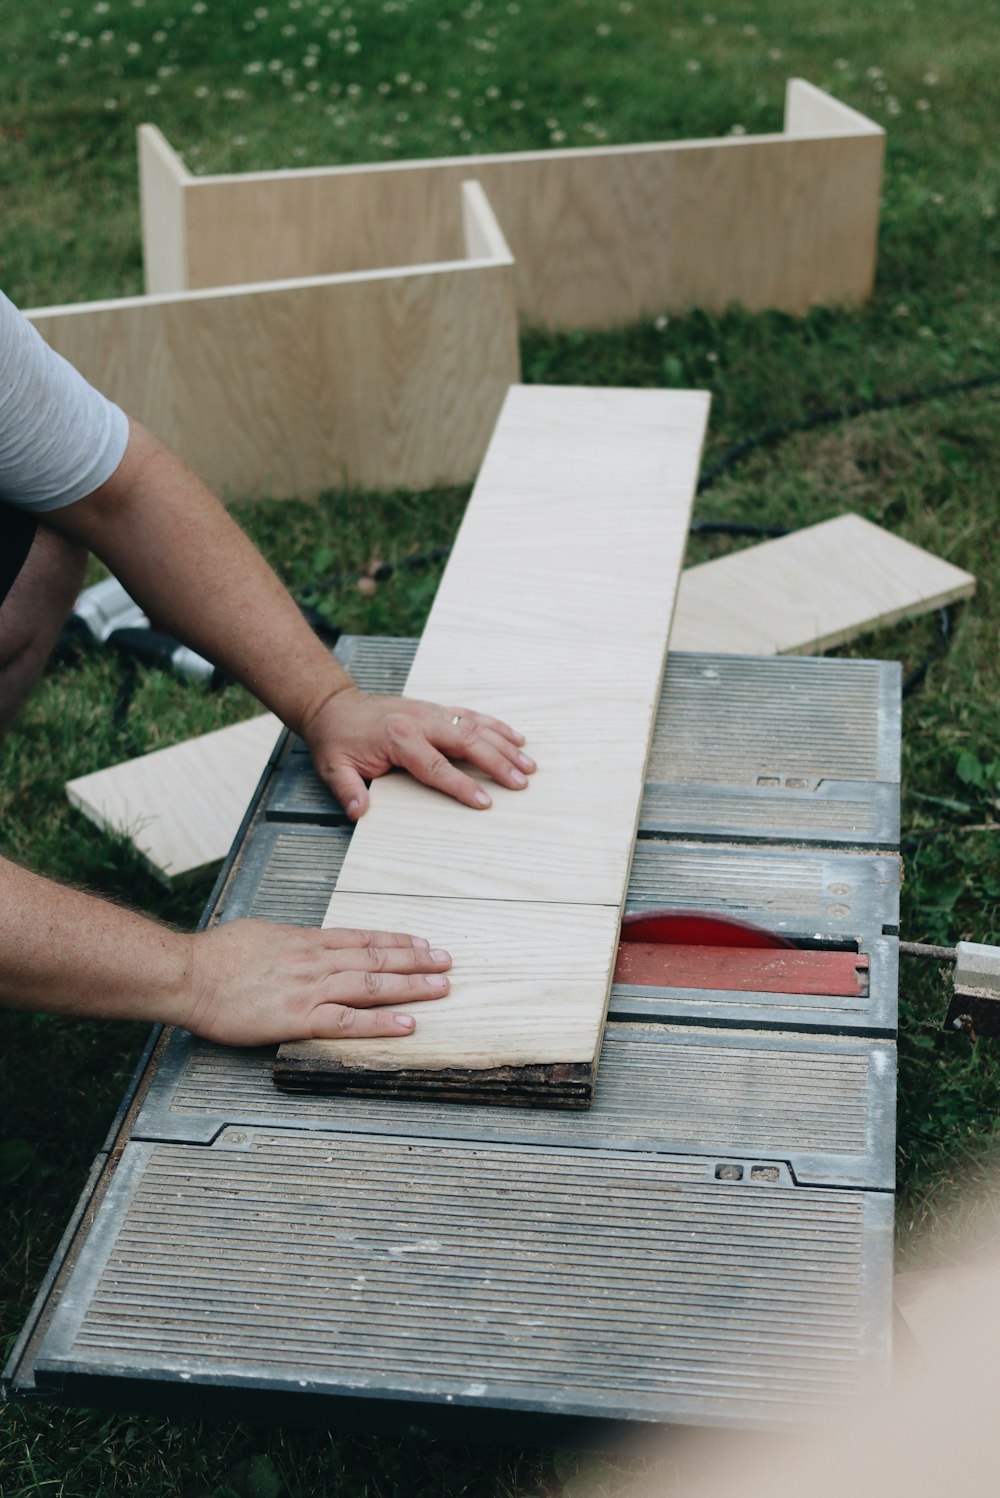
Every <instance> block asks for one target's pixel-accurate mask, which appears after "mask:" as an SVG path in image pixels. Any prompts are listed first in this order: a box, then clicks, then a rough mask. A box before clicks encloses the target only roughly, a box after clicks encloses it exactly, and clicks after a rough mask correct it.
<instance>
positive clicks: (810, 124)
mask: <svg viewBox="0 0 1000 1498" xmlns="http://www.w3.org/2000/svg"><path fill="white" fill-rule="evenodd" d="M785 134H786V135H791V136H796V137H799V138H806V137H809V136H813V135H883V136H884V135H885V131H884V129H883V128H882V126H881V125H878V124H876V123H875V121H874V120H870V119H869V118H868V117H867V115H863V114H860V113H859V112H858V110H856V109H852V108H851V106H850V105H849V104H842V103H841V101H840V100H839V99H837V98H835V97H834V95H833V94H828V93H826V91H825V90H824V89H821V88H817V87H816V85H815V84H814V83H808V82H807V81H806V80H805V79H804V78H789V80H788V83H787V84H786V86H785Z"/></svg>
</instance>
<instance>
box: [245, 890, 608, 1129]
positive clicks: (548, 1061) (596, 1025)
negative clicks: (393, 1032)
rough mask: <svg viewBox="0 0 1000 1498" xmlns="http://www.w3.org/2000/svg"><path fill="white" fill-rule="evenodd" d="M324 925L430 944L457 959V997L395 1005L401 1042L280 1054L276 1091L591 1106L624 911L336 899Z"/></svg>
mask: <svg viewBox="0 0 1000 1498" xmlns="http://www.w3.org/2000/svg"><path fill="white" fill-rule="evenodd" d="M325 924H326V925H328V926H347V927H363V928H370V927H374V928H377V929H380V930H403V931H410V932H412V933H413V934H414V935H425V936H427V938H428V940H430V941H431V942H432V943H433V944H434V945H435V946H443V947H445V948H446V950H448V951H449V952H450V953H451V954H452V958H453V969H452V974H451V979H452V983H451V992H450V993H449V994H448V995H447V996H446V997H445V998H443V999H434V1000H430V1001H428V1002H426V1003H417V1004H409V1005H398V1006H394V1009H398V1010H399V1012H401V1013H409V1014H413V1015H414V1016H415V1018H416V1021H417V1024H416V1028H415V1029H414V1030H413V1031H412V1033H411V1034H410V1035H407V1036H403V1037H401V1038H400V1039H398V1040H397V1039H391V1040H378V1039H376V1040H344V1041H300V1042H296V1043H293V1044H290V1045H284V1046H282V1047H281V1050H280V1052H279V1059H278V1063H277V1068H276V1071H275V1080H276V1081H277V1082H278V1083H279V1085H280V1086H284V1087H296V1086H300V1087H301V1086H302V1085H303V1084H304V1085H305V1086H306V1087H307V1088H308V1089H309V1090H316V1088H317V1086H318V1087H319V1088H320V1089H323V1088H326V1089H329V1090H336V1091H348V1092H351V1091H371V1090H377V1091H389V1092H394V1093H405V1094H413V1093H419V1094H420V1095H422V1096H451V1095H453V1094H454V1093H458V1094H459V1095H467V1094H468V1093H469V1090H470V1085H471V1086H472V1089H473V1090H474V1091H475V1092H476V1094H477V1095H484V1094H487V1093H492V1092H496V1093H497V1094H498V1098H497V1099H495V1100H499V1096H506V1097H507V1099H508V1100H516V1101H527V1100H529V1099H531V1100H534V1101H536V1102H537V1101H538V1100H539V1098H541V1099H542V1100H544V1099H545V1098H546V1097H548V1098H549V1100H550V1101H553V1102H555V1101H557V1100H559V1101H560V1102H561V1103H562V1104H565V1103H566V1102H567V1101H569V1102H571V1103H572V1102H575V1103H577V1104H578V1105H580V1106H585V1105H586V1103H587V1102H588V1101H589V1099H590V1093H591V1089H592V1085H593V1076H594V1073H595V1069H596V1068H595V1065H594V1062H595V1056H596V1053H597V1051H598V1048H599V1045H600V1039H601V1034H602V1032H603V1029H604V1015H605V1009H606V1005H607V995H608V990H609V985H610V981H611V966H612V963H613V960H614V952H615V947H616V943H617V936H618V910H617V907H610V906H609V907H598V908H596V909H595V908H584V907H580V906H577V905H560V904H551V905H541V904H522V903H520V902H515V901H503V900H465V899H463V900H437V899H421V898H419V897H410V898H400V897H399V896H391V895H389V896H385V895H383V896H373V895H351V894H343V893H340V892H339V891H338V892H337V893H335V894H334V896H333V899H332V900H331V902H330V909H329V912H328V914H327V918H326V922H325ZM546 1072H547V1073H548V1075H546Z"/></svg>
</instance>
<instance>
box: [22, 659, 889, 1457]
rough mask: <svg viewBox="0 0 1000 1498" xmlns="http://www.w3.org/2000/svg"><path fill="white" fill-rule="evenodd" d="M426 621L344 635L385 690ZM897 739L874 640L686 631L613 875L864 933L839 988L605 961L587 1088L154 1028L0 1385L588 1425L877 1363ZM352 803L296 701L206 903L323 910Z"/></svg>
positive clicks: (662, 903) (377, 1421)
mask: <svg viewBox="0 0 1000 1498" xmlns="http://www.w3.org/2000/svg"><path fill="white" fill-rule="evenodd" d="M414 650H415V642H413V641H408V640H390V639H375V638H357V637H355V638H344V639H342V640H341V642H340V644H339V645H338V648H337V654H338V656H339V658H340V659H341V661H342V662H343V664H345V665H346V666H348V667H349V669H350V670H351V671H352V673H353V674H354V676H355V677H356V679H357V680H358V682H359V684H360V685H361V686H362V687H364V688H366V689H368V690H372V691H398V690H399V689H400V687H401V685H402V683H403V682H404V681H405V679H406V674H407V670H408V667H409V664H410V661H411V660H412V657H413V653H414ZM899 760H900V678H899V669H898V667H897V666H896V665H894V664H890V663H885V662H878V661H857V660H836V659H819V658H815V659H814V658H806V657H784V658H773V657H768V658H755V657H747V656H721V655H720V656H714V655H694V654H687V655H686V654H681V653H674V654H672V655H671V656H670V659H669V662H668V666H667V671H666V676H665V679H664V686H663V693H662V698H661V701H660V705H659V711H658V715H657V720H656V728H655V733H654V738H653V745H652V750H651V754H650V759H649V766H648V774H647V784H646V789H645V795H644V799H643V803H642V811H641V815H640V823H639V832H638V837H637V841H636V847H635V856H634V860H633V865H632V873H631V880H630V884H629V889H628V896H627V900H626V911H627V912H633V913H634V912H638V911H643V910H653V909H660V908H664V907H665V908H668V909H671V910H674V911H678V910H680V911H684V910H688V911H695V910H697V911H708V912H713V913H716V914H719V915H723V916H728V917H735V918H739V919H740V920H745V921H750V922H753V923H756V924H758V925H760V926H763V927H766V928H767V929H768V930H770V931H772V932H775V933H778V934H780V935H781V936H783V937H785V938H788V939H790V940H791V941H792V942H793V943H794V945H795V946H796V947H797V948H799V949H801V950H804V951H807V952H808V951H841V952H856V953H858V954H859V957H866V958H867V969H866V972H865V974H864V982H863V983H860V984H858V985H857V988H856V991H854V992H852V993H850V994H844V993H840V994H836V993H834V994H830V993H823V992H818V993H817V992H802V991H800V992H789V991H780V992H767V991H753V990H749V991H748V990H746V989H742V990H738V991H737V990H731V989H726V988H724V987H720V988H718V989H713V988H712V987H711V986H704V985H701V986H685V987H671V986H662V987H659V986H655V985H654V986H650V985H649V984H648V983H646V984H622V983H616V984H615V985H614V986H613V988H612V992H611V998H610V1008H609V1017H608V1025H607V1030H606V1033H605V1039H604V1044H603V1050H602V1054H601V1062H600V1068H599V1072H598V1078H597V1087H596V1095H595V1099H594V1103H593V1107H592V1108H591V1109H590V1110H589V1111H587V1112H582V1113H573V1112H565V1111H560V1110H558V1109H544V1108H538V1107H520V1108H518V1107H502V1106H495V1105H493V1106H489V1105H482V1104H470V1105H463V1104H456V1103H435V1102H429V1101H412V1100H410V1101H408V1100H402V1099H393V1100H382V1099H379V1098H375V1097H365V1098H352V1097H337V1096H309V1095H301V1096H300V1095H289V1094H286V1093H281V1092H278V1091H277V1090H276V1089H275V1087H274V1084H273V1080H272V1064H273V1054H274V1053H273V1049H268V1050H257V1051H245V1050H236V1049H226V1048H222V1047H218V1046H214V1045H211V1044H209V1043H208V1042H203V1041H200V1040H196V1039H194V1038H193V1037H191V1036H190V1035H187V1034H185V1033H182V1032H179V1031H168V1032H163V1033H159V1032H157V1033H154V1035H153V1037H152V1038H151V1041H150V1043H149V1045H148V1047H147V1049H146V1052H145V1054H144V1056H143V1058H142V1060H141V1061H140V1064H139V1067H138V1069H137V1072H136V1075H135V1078H134V1079H133V1083H132V1085H131V1087H130V1089H129V1092H128V1094H127V1096H126V1098H125V1099H124V1100H123V1103H122V1106H121V1109H120V1111H119V1114H118V1117H117V1118H116V1119H115V1121H114V1123H113V1125H112V1127H111V1129H110V1131H109V1134H108V1137H107V1140H106V1141H105V1144H104V1147H103V1149H102V1150H101V1152H100V1154H99V1155H98V1158H97V1160H96V1161H95V1164H94V1167H93V1169H92V1172H91V1175H90V1177H89V1179H88V1181H87V1184H86V1187H85V1189H84V1192H83V1195H82V1197H81V1199H80V1203H79V1205H78V1207H77V1209H76V1212H75V1214H74V1217H73V1219H72V1221H71V1223H70V1224H69V1226H68V1228H67V1230H66V1234H65V1236H64V1238H63V1240H62V1243H61V1244H60V1247H59V1250H58V1252H57V1254H56V1258H55V1261H54V1262H53V1265H52V1266H51V1269H50V1271H49V1274H48V1276H47V1278H46V1280H45V1282H44V1284H43V1285H42V1287H41V1290H40V1292H39V1295H38V1298H37V1300H36V1303H35V1305H34V1307H33V1309H32V1311H31V1314H30V1317H29V1319H28V1322H27V1324H26V1326H25V1328H24V1331H23V1333H22V1335H21V1338H20V1340H19V1341H18V1343H17V1345H16V1346H15V1348H14V1350H13V1353H12V1355H11V1357H10V1360H9V1362H8V1365H7V1368H6V1370H5V1373H4V1393H5V1394H6V1396H7V1397H8V1398H15V1399H33V1400H42V1401H48V1402H52V1403H60V1404H74V1405H76V1404H81V1405H89V1406H105V1407H112V1408H130V1409H137V1410H157V1411H160V1410H162V1411H174V1412H180V1413H188V1414H197V1415H199V1416H209V1417H218V1418H224V1419H233V1418H240V1419H250V1420H258V1421H265V1422H268V1423H282V1422H288V1423H290V1422H305V1423H315V1424H320V1425H324V1426H350V1427H356V1428H364V1429H376V1430H377V1429H391V1430H392V1431H393V1432H395V1433H396V1434H399V1433H402V1432H404V1431H416V1432H421V1433H428V1434H433V1435H441V1436H449V1437H457V1438H464V1437H472V1436H476V1437H478V1436H484V1437H487V1438H489V1439H510V1440H514V1441H517V1442H520V1443H527V1442H529V1441H537V1442H542V1443H560V1444H569V1443H573V1442H581V1443H583V1442H587V1443H598V1444H600V1443H607V1442H610V1441H612V1440H616V1439H617V1438H618V1437H619V1435H620V1434H621V1431H622V1429H623V1428H624V1429H625V1430H628V1431H634V1430H635V1429H636V1428H642V1427H649V1426H651V1425H659V1424H673V1423H691V1424H702V1425H712V1424H725V1425H735V1426H765V1427H773V1426H787V1425H789V1424H795V1423H798V1422H801V1421H803V1420H805V1421H811V1420H814V1419H817V1418H820V1417H822V1416H823V1415H824V1414H825V1413H826V1412H827V1411H829V1410H830V1409H831V1408H837V1407H840V1406H842V1405H843V1403H844V1401H847V1400H850V1399H851V1398H853V1397H855V1396H857V1394H858V1393H859V1392H861V1391H863V1390H865V1389H867V1388H868V1387H869V1386H870V1385H871V1384H872V1383H873V1382H874V1383H876V1384H877V1383H879V1382H881V1381H883V1380H884V1378H885V1376H886V1373H887V1368H888V1360H889V1352H890V1317H891V1272H892V1214H893V1185H894V1127H895V1071H896V1045H895V1031H896V1012H897V986H898V963H897V957H898V954H897V933H898V900H899V882H900V867H899V860H898V854H897V851H896V850H897V848H898V839H899ZM579 815H580V816H581V817H586V816H587V815H588V807H586V806H581V807H580V808H579ZM350 837H351V827H350V825H349V824H348V822H347V820H346V818H345V816H344V814H343V812H342V810H341V808H340V807H339V806H338V805H337V804H336V802H335V801H334V799H333V797H332V796H331V795H330V793H329V791H328V790H327V789H326V788H325V787H324V786H323V785H322V784H321V782H320V781H319V779H318V778H317V776H316V775H315V773H314V771H313V770H312V767H311V765H310V762H309V758H308V755H307V753H306V750H305V747H304V745H303V744H302V743H301V741H298V740H296V739H295V738H294V737H292V736H290V735H287V734H286V735H284V736H283V737H282V738H281V739H280V740H279V743H278V744H277V746H276V748H275V751H274V754H273V755H272V757H271V761H270V763H269V765H268V767H267V770H266V772H265V774H264V776H263V779H262V781H261V783H260V786H259V788H258V791H257V793H256V795H255V797H254V800H253V803H252V804H251V806H250V808H249V810H248V813H247V816H246V818H245V821H244V824H243V826H242V828H241V830H240V833H239V834H238V836H237V839H236V842H235V844H234V846H233V849H232V852H231V854H230V856H229V859H228V860H227V862H226V864H225V867H224V868H223V870H222V873H221V875H220V877H219V880H218V882H217V884H216V887H215V890H214V891H213V894H212V896H211V899H210V901H209V904H208V907H207V910H206V912H205V916H204V923H205V924H212V923H215V922H219V921H228V920H234V919H237V918H239V917H244V916H254V917H257V918H262V919H265V920H271V921H290V922H297V923H301V924H306V925H319V924H320V923H321V922H322V919H323V916H324V915H325V912H326V907H327V903H328V901H329V897H330V892H331V890H332V888H333V885H334V882H335V880H336V877H337V872H338V869H339V867H340V865H341V862H342V860H343V857H344V853H345V850H346V847H347V845H348V841H349V839H350Z"/></svg>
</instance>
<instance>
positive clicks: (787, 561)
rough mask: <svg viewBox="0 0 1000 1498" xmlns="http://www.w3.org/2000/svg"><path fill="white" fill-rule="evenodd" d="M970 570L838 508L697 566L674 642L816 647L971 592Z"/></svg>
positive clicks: (788, 649)
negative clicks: (815, 522)
mask: <svg viewBox="0 0 1000 1498" xmlns="http://www.w3.org/2000/svg"><path fill="white" fill-rule="evenodd" d="M975 587H976V580H975V578H974V577H973V576H972V575H971V573H968V572H963V571H962V569H961V568H960V567H955V566H953V565H952V564H951V563H950V562H945V561H942V560H941V558H940V557H936V556H933V555H932V554H931V553H930V552H928V551H924V550H922V549H921V548H920V547H919V546H914V545H913V544H912V543H911V542H909V541H904V540H902V539H901V538H900V537H899V536H894V535H892V534H891V532H889V531H886V530H883V529H882V528H881V526H878V525H873V524H872V523H871V521H869V520H864V519H862V517H861V516H860V515H838V516H836V517H835V518H834V519H832V520H824V521H822V522H821V523H820V524H819V525H811V526H808V527H807V528H806V529H805V530H801V531H795V532H794V533H793V534H792V535H790V536H782V537H780V539H778V540H775V541H765V542H763V543H762V544H761V545H759V546H750V547H747V548H746V549H745V550H743V551H737V552H733V553H732V554H731V555H730V556H726V557H718V558H716V560H715V561H712V562H704V563H702V564H701V565H700V566H698V567H689V568H688V569H687V570H686V571H685V572H684V574H683V577H682V578H681V585H680V590H679V594H678V599H677V612H676V616H675V619H674V626H673V630H672V632H671V636H670V645H671V649H673V650H709V651H711V650H715V651H726V652H730V653H732V654H736V655H783V654H800V655H806V654H814V653H816V652H817V651H821V650H829V649H831V648H832V647H833V646H834V645H841V644H843V643H844V641H846V640H852V639H855V638H856V637H857V636H858V635H860V634H862V633H864V632H865V631H866V630H869V629H876V628H878V627H880V626H882V625H887V624H894V623H896V622H897V621H898V620H900V619H907V618H911V617H913V616H914V615H917V614H923V613H927V612H928V611H929V610H930V609H934V608H940V607H942V606H943V605H944V604H947V603H955V602H957V601H958V600H959V599H962V598H970V597H971V596H972V594H973V593H974V592H975Z"/></svg>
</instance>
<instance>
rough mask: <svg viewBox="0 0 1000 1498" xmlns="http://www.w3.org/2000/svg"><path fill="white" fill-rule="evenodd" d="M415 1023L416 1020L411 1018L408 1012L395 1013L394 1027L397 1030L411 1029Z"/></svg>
mask: <svg viewBox="0 0 1000 1498" xmlns="http://www.w3.org/2000/svg"><path fill="white" fill-rule="evenodd" d="M415 1024H416V1020H415V1019H414V1018H413V1016H412V1015H409V1014H397V1015H396V1029H397V1030H412V1029H413V1026H414V1025H415Z"/></svg>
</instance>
